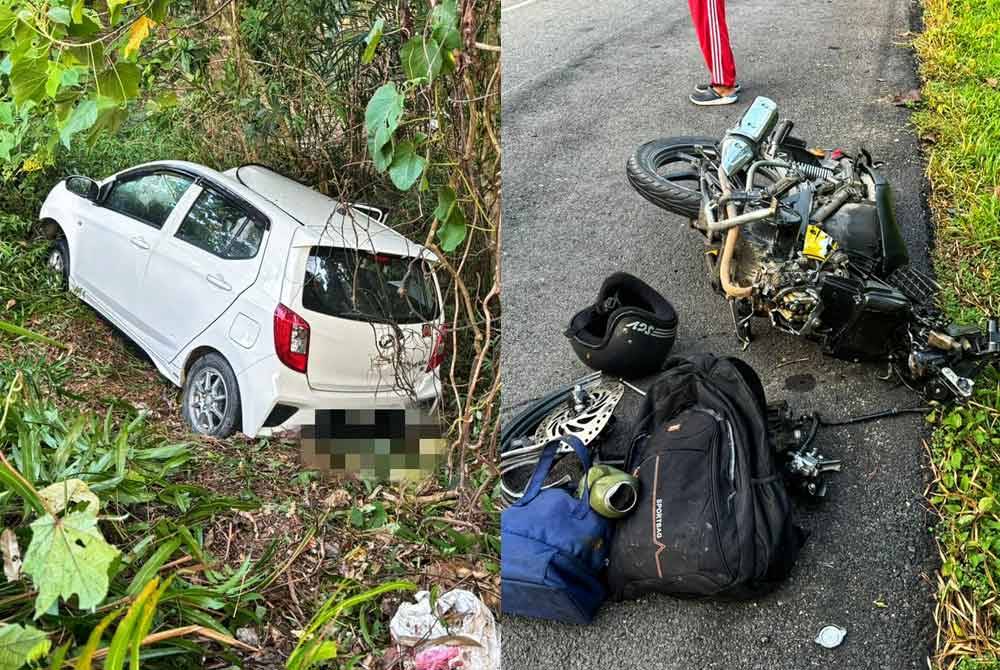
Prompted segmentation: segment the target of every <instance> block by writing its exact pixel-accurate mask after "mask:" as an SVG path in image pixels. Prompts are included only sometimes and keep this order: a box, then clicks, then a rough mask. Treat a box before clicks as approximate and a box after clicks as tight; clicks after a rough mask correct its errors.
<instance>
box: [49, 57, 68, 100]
mask: <svg viewBox="0 0 1000 670" xmlns="http://www.w3.org/2000/svg"><path fill="white" fill-rule="evenodd" d="M65 72H66V66H65V65H63V64H62V63H57V62H56V61H49V76H48V79H47V80H46V81H45V95H47V96H49V97H50V98H54V97H56V93H58V92H59V87H60V86H62V81H63V74H64V73H65Z"/></svg>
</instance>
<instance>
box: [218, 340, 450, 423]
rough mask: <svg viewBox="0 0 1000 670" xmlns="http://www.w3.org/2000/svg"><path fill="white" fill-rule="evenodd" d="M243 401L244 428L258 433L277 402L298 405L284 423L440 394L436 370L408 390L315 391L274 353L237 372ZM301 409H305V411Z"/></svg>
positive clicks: (399, 405)
mask: <svg viewBox="0 0 1000 670" xmlns="http://www.w3.org/2000/svg"><path fill="white" fill-rule="evenodd" d="M237 381H238V382H239V386H240V398H241V400H242V403H243V432H244V433H245V434H246V435H249V436H251V437H253V436H256V435H257V434H258V433H260V431H261V429H262V428H263V426H264V423H265V421H267V418H268V416H269V415H270V414H271V411H272V410H274V408H275V407H277V406H278V405H284V406H289V407H295V408H297V409H299V410H300V411H299V412H296V414H295V415H293V416H292V417H291V418H290V419H288V420H287V421H286V422H285V423H283V424H282V425H283V426H288V425H295V424H302V423H309V422H311V421H312V416H313V414H312V411H311V410H319V409H405V408H409V407H415V406H418V405H424V404H428V403H433V402H434V401H436V400H437V399H438V398H439V397H440V396H441V380H440V377H439V375H438V374H437V373H434V374H428V375H423V377H422V379H421V380H420V383H418V385H417V387H416V388H415V389H414V393H413V394H410V393H407V392H405V391H402V390H400V389H396V388H393V387H390V386H386V387H383V388H380V389H368V390H364V391H350V392H347V391H317V390H316V389H313V388H311V387H310V386H309V382H308V380H307V379H306V376H305V375H304V374H301V373H298V372H295V371H293V370H290V369H288V368H287V367H285V366H284V365H283V364H282V363H281V362H280V361H279V360H278V358H277V357H276V356H272V357H269V358H266V359H264V360H262V361H258V362H257V363H255V364H254V365H252V366H250V367H249V368H247V369H246V370H244V371H243V372H241V373H240V374H238V375H237ZM301 410H307V411H305V412H303V411H301Z"/></svg>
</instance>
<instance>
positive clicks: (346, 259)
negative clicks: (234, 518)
mask: <svg viewBox="0 0 1000 670" xmlns="http://www.w3.org/2000/svg"><path fill="white" fill-rule="evenodd" d="M40 218H41V222H42V224H43V227H44V231H45V233H46V235H47V236H48V237H49V238H50V239H52V240H53V244H52V250H51V253H50V256H49V266H50V267H51V268H52V269H53V270H55V271H57V272H60V273H62V275H63V277H64V280H65V282H66V284H67V286H68V287H69V288H70V289H71V290H73V291H74V292H75V293H77V294H78V295H79V296H80V297H81V298H82V299H83V300H85V301H86V302H87V303H89V304H90V305H92V306H93V307H94V308H95V309H96V310H97V311H98V312H100V313H101V314H102V315H103V316H104V317H106V318H107V319H108V320H109V321H111V322H112V323H113V324H114V325H115V326H117V327H118V328H120V329H121V330H122V331H124V333H125V334H126V335H128V336H129V337H130V338H131V339H133V340H134V341H135V342H136V343H138V344H139V346H140V347H141V348H142V349H143V350H145V351H146V352H147V353H148V354H149V356H150V358H151V359H152V360H153V362H154V363H155V364H156V367H157V368H158V369H159V371H160V372H161V373H162V374H163V375H164V376H166V377H167V378H168V379H170V380H171V381H172V382H173V383H175V384H177V385H178V386H181V387H182V388H183V390H184V391H183V412H184V416H185V419H186V420H187V422H188V424H189V425H190V426H191V427H192V429H194V430H195V431H197V432H199V433H203V434H206V435H214V436H219V437H222V436H226V435H229V434H231V433H232V432H233V431H235V430H237V429H239V430H242V431H243V432H244V433H246V434H247V435H250V436H253V435H256V434H257V433H258V432H259V431H260V430H261V428H263V427H271V426H277V425H280V424H282V423H284V422H285V421H287V420H288V419H290V418H291V417H292V415H294V414H295V413H296V411H297V410H300V409H312V410H315V409H376V408H392V407H411V406H414V405H417V404H432V403H434V402H436V399H437V398H438V397H439V396H440V393H441V382H440V377H439V369H440V365H441V361H442V359H443V356H444V347H445V332H444V325H443V312H444V310H443V309H442V297H441V288H440V285H439V283H438V280H437V277H436V276H435V273H434V266H435V264H436V262H437V260H438V259H437V258H436V257H435V255H434V254H433V253H432V252H431V251H429V250H428V249H426V248H424V247H422V246H421V245H419V244H416V243H414V242H411V241H410V240H408V239H407V238H405V237H404V236H402V235H400V234H399V233H397V232H395V231H394V230H392V229H391V228H388V227H387V226H385V225H384V224H383V221H382V219H383V218H384V217H383V215H382V212H381V211H379V210H378V209H375V208H371V207H366V206H361V205H350V206H349V207H345V206H343V205H342V204H341V203H339V202H337V201H335V200H333V199H331V198H328V197H326V196H325V195H322V194H321V193H319V192H317V191H315V190H313V189H310V188H308V187H306V186H304V185H302V184H300V183H298V182H296V181H293V180H291V179H288V178H286V177H284V176H282V175H280V174H278V173H276V172H274V171H272V170H269V169H268V168H266V167H263V166H258V165H247V166H243V167H240V168H235V169H232V170H228V171H227V172H225V173H219V172H216V171H215V170H212V169H209V168H207V167H204V166H201V165H196V164H193V163H186V162H179V161H163V162H156V163H149V164H146V165H141V166H139V167H136V168H132V169H130V170H125V171H123V172H120V173H118V174H116V175H114V176H113V177H109V178H108V179H105V180H103V181H101V182H96V181H94V180H92V179H90V178H88V177H82V176H75V177H69V178H68V179H66V180H65V181H63V182H61V183H59V184H58V185H57V186H56V187H55V188H53V189H52V192H51V193H49V195H48V197H47V198H46V199H45V203H44V204H43V205H42V210H41V214H40Z"/></svg>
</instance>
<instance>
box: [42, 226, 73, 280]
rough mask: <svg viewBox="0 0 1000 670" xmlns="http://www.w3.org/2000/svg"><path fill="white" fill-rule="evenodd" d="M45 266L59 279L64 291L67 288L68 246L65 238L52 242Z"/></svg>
mask: <svg viewBox="0 0 1000 670" xmlns="http://www.w3.org/2000/svg"><path fill="white" fill-rule="evenodd" d="M45 265H46V266H47V267H48V268H49V270H51V271H52V272H53V273H55V274H58V275H59V276H60V277H61V280H60V281H61V283H62V287H63V289H64V290H65V289H67V288H69V244H68V243H67V242H66V238H65V237H59V238H57V239H55V240H53V241H52V244H51V246H50V247H49V255H48V257H47V258H46V259H45Z"/></svg>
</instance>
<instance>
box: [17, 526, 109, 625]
mask: <svg viewBox="0 0 1000 670" xmlns="http://www.w3.org/2000/svg"><path fill="white" fill-rule="evenodd" d="M31 531H32V536H31V544H30V545H28V551H27V552H26V553H25V555H24V563H23V564H22V571H23V572H24V573H25V574H27V575H29V576H30V577H31V581H32V582H33V583H34V585H35V588H37V589H38V597H37V598H36V599H35V618H36V619H37V618H38V617H40V616H41V615H43V614H45V612H47V611H48V610H49V609H50V608H51V607H52V606H53V605H54V604H56V603H57V602H58V600H59V598H60V597H62V599H63V600H64V601H65V600H68V599H70V598H72V597H73V596H74V595H75V596H77V599H78V606H79V608H80V609H81V610H93V609H94V608H96V607H97V606H98V605H99V604H100V603H101V601H103V600H104V598H105V597H106V596H107V594H108V568H109V567H110V566H111V562H112V561H114V560H115V558H116V557H117V556H118V553H119V552H118V550H117V549H116V548H114V547H112V546H111V545H110V544H108V543H107V542H106V541H105V540H104V536H103V535H101V531H100V529H98V527H97V517H96V516H94V515H93V514H92V513H90V512H89V511H83V512H72V513H70V514H67V515H65V516H63V517H62V518H59V519H57V518H55V517H53V516H52V515H51V514H45V515H44V516H42V517H41V518H39V519H37V520H36V521H35V522H34V523H32V524H31Z"/></svg>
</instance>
